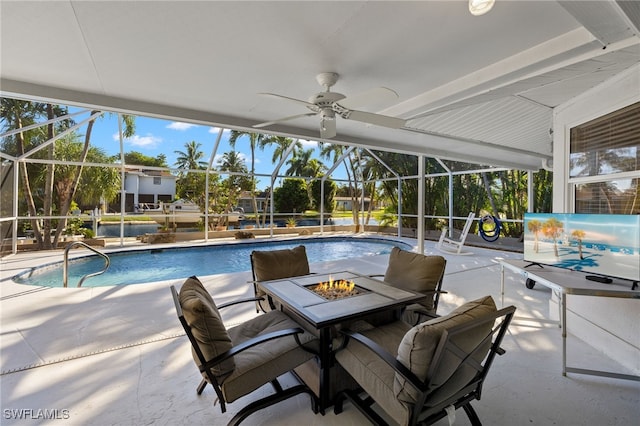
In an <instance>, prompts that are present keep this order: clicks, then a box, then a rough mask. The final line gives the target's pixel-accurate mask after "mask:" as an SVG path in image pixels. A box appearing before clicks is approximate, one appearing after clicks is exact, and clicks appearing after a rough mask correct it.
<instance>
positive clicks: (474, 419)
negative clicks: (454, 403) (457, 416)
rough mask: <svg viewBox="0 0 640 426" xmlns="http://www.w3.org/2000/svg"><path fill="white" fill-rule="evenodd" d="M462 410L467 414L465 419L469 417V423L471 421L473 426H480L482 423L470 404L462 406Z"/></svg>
mask: <svg viewBox="0 0 640 426" xmlns="http://www.w3.org/2000/svg"><path fill="white" fill-rule="evenodd" d="M462 408H463V409H464V412H465V413H467V417H469V421H471V424H472V425H473V426H482V422H481V421H480V418H479V417H478V414H477V413H476V410H474V409H473V407H472V406H471V403H470V402H468V403H466V404H464V405H463V406H462Z"/></svg>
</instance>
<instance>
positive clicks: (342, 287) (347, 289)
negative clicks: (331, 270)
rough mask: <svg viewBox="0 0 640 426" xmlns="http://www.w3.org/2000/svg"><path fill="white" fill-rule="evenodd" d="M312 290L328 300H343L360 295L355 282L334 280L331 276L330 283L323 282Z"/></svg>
mask: <svg viewBox="0 0 640 426" xmlns="http://www.w3.org/2000/svg"><path fill="white" fill-rule="evenodd" d="M311 290H312V291H313V292H315V293H316V294H318V295H319V296H322V297H324V298H325V299H327V300H335V299H342V298H345V297H351V296H355V295H356V294H360V291H359V290H358V289H357V288H356V284H355V283H354V282H353V281H349V280H334V279H333V278H331V276H329V281H324V282H321V283H319V284H317V285H316V286H315V287H313V288H312V289H311Z"/></svg>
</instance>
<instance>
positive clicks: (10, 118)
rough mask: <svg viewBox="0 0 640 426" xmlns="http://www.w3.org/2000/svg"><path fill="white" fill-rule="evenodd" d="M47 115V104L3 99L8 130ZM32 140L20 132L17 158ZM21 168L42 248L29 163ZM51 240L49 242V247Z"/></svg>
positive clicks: (1, 115)
mask: <svg viewBox="0 0 640 426" xmlns="http://www.w3.org/2000/svg"><path fill="white" fill-rule="evenodd" d="M44 113H45V104H43V103H35V102H26V101H19V100H16V99H8V98H2V103H1V104H0V120H1V121H2V122H4V125H5V128H7V129H21V128H23V127H26V126H28V125H31V124H33V123H35V120H36V118H37V117H39V116H42V115H43V114H44ZM29 141H30V138H28V137H25V132H19V133H16V135H15V143H16V146H15V151H16V153H17V156H18V157H20V156H22V155H24V154H25V152H27V149H26V147H27V143H28V142H29ZM18 167H19V168H20V178H21V179H22V190H23V194H24V198H25V202H26V204H27V211H28V214H29V216H31V217H33V219H31V229H33V231H34V237H35V238H36V241H37V242H38V245H39V246H41V247H42V244H43V237H42V229H41V227H40V222H39V221H38V220H37V219H36V215H37V208H36V204H35V201H34V199H33V191H32V189H31V182H30V179H29V171H28V169H27V163H26V162H24V161H21V162H19V163H18ZM50 244H51V240H49V245H50Z"/></svg>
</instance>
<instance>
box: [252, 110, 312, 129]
mask: <svg viewBox="0 0 640 426" xmlns="http://www.w3.org/2000/svg"><path fill="white" fill-rule="evenodd" d="M317 114H318V113H317V112H308V113H306V114H296V115H290V116H289V117H283V118H279V119H277V120H273V121H267V122H265V123H259V124H254V125H253V126H252V127H255V128H258V129H259V128H262V127H267V126H271V125H272V124H277V123H282V122H283V121H289V120H295V119H296V118H301V117H311V116H313V115H317Z"/></svg>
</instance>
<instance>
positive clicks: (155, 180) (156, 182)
mask: <svg viewBox="0 0 640 426" xmlns="http://www.w3.org/2000/svg"><path fill="white" fill-rule="evenodd" d="M153 184H154V185H161V184H162V178H160V177H154V178H153Z"/></svg>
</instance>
